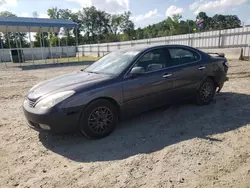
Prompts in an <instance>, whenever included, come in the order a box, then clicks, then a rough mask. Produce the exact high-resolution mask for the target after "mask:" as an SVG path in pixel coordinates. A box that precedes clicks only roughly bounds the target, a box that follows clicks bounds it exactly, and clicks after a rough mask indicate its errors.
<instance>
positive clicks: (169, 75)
mask: <svg viewBox="0 0 250 188" xmlns="http://www.w3.org/2000/svg"><path fill="white" fill-rule="evenodd" d="M172 75H173V74H171V73H168V74H164V75H163V76H162V77H163V78H169V77H171V76H172Z"/></svg>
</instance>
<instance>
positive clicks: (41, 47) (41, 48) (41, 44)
mask: <svg viewBox="0 0 250 188" xmlns="http://www.w3.org/2000/svg"><path fill="white" fill-rule="evenodd" d="M39 37H40V50H41V55H42V60H43V58H44V57H43V43H42V35H41V27H40V29H39Z"/></svg>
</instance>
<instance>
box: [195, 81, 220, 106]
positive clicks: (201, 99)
mask: <svg viewBox="0 0 250 188" xmlns="http://www.w3.org/2000/svg"><path fill="white" fill-rule="evenodd" d="M215 90H216V86H215V84H214V82H213V81H212V80H211V79H209V78H207V79H205V80H204V81H203V82H202V84H201V85H200V87H199V89H198V90H197V93H196V103H197V104H198V105H207V104H210V103H211V101H212V100H213V98H214V94H215Z"/></svg>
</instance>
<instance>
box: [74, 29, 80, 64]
mask: <svg viewBox="0 0 250 188" xmlns="http://www.w3.org/2000/svg"><path fill="white" fill-rule="evenodd" d="M77 28H78V27H77V26H76V27H75V30H76V52H77V51H78V33H77ZM77 57H78V61H79V60H80V57H79V51H78V53H77Z"/></svg>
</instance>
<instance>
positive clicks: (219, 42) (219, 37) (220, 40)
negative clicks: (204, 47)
mask: <svg viewBox="0 0 250 188" xmlns="http://www.w3.org/2000/svg"><path fill="white" fill-rule="evenodd" d="M220 42H221V30H220V32H219V43H218V48H220V47H221V45H220Z"/></svg>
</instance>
